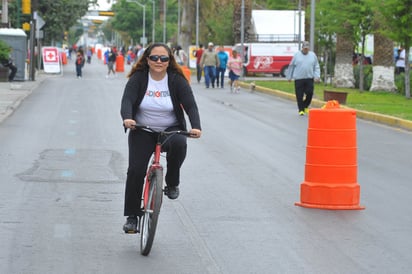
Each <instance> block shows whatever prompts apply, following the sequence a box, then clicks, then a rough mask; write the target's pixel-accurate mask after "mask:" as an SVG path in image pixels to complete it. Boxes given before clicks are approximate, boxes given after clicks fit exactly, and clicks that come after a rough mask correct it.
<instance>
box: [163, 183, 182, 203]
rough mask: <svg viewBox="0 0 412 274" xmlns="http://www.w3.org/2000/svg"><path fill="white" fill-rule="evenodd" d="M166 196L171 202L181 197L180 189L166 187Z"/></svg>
mask: <svg viewBox="0 0 412 274" xmlns="http://www.w3.org/2000/svg"><path fill="white" fill-rule="evenodd" d="M165 194H166V196H167V197H169V199H171V200H174V199H177V197H179V187H178V186H166V187H165Z"/></svg>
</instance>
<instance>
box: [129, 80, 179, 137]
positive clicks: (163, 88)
mask: <svg viewBox="0 0 412 274" xmlns="http://www.w3.org/2000/svg"><path fill="white" fill-rule="evenodd" d="M167 83H168V76H167V74H166V76H165V77H164V78H163V79H162V80H160V81H155V80H153V79H152V77H151V76H150V73H149V83H148V86H147V90H146V94H145V96H144V97H143V100H142V103H141V104H140V107H139V109H138V111H137V113H136V122H137V124H138V125H144V126H149V127H151V128H153V129H154V130H157V131H162V130H165V129H166V128H168V127H171V126H175V125H178V124H179V123H178V121H177V118H176V115H175V113H174V111H173V104H172V98H171V97H170V91H169V86H168V85H167Z"/></svg>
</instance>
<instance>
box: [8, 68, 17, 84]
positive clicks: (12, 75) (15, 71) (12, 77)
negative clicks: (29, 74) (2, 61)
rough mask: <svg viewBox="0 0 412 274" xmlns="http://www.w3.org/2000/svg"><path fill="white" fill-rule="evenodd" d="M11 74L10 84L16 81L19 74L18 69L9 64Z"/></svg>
mask: <svg viewBox="0 0 412 274" xmlns="http://www.w3.org/2000/svg"><path fill="white" fill-rule="evenodd" d="M9 69H10V74H9V82H11V81H13V80H14V77H15V76H16V73H17V67H16V66H15V65H13V64H9Z"/></svg>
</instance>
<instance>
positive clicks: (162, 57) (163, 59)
mask: <svg viewBox="0 0 412 274" xmlns="http://www.w3.org/2000/svg"><path fill="white" fill-rule="evenodd" d="M149 59H150V60H151V61H153V62H157V61H158V60H159V59H160V62H162V63H165V62H169V60H170V58H169V56H166V55H150V56H149Z"/></svg>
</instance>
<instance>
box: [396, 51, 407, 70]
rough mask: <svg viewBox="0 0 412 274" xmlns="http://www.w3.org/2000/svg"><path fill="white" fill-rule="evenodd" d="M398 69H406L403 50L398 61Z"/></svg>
mask: <svg viewBox="0 0 412 274" xmlns="http://www.w3.org/2000/svg"><path fill="white" fill-rule="evenodd" d="M396 67H401V68H404V67H405V50H404V49H403V50H402V51H401V53H400V54H399V59H398V60H397V61H396Z"/></svg>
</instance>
